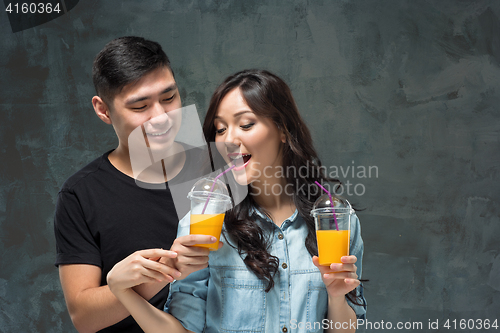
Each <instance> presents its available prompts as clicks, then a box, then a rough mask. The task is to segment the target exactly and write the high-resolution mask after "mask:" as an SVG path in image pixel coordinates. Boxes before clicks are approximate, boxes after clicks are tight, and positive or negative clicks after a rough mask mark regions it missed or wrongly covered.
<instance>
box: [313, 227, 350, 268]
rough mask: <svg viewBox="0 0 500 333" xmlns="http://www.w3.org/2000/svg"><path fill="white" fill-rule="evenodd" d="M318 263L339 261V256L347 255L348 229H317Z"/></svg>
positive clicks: (328, 263) (327, 264)
mask: <svg viewBox="0 0 500 333" xmlns="http://www.w3.org/2000/svg"><path fill="white" fill-rule="evenodd" d="M316 238H317V239H318V257H319V264H320V265H323V266H330V264H332V263H340V257H342V256H348V255H349V230H339V231H337V230H317V231H316Z"/></svg>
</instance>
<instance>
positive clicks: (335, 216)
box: [314, 181, 339, 231]
mask: <svg viewBox="0 0 500 333" xmlns="http://www.w3.org/2000/svg"><path fill="white" fill-rule="evenodd" d="M314 182H315V183H316V185H318V186H319V187H320V188H321V189H322V190H323V191H325V192H326V194H328V198H330V205H331V206H332V209H333V220H334V221H335V228H337V231H339V225H338V223H337V214H335V208H334V207H333V200H332V195H331V194H330V192H328V191H327V190H326V188H324V187H323V186H321V184H320V183H318V182H317V181H314Z"/></svg>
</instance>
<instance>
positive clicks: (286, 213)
mask: <svg viewBox="0 0 500 333" xmlns="http://www.w3.org/2000/svg"><path fill="white" fill-rule="evenodd" d="M286 185H287V183H286V179H285V178H280V179H276V181H272V182H270V181H269V180H267V182H256V183H252V184H251V186H250V187H251V189H250V191H251V193H250V195H254V201H255V203H256V204H257V205H258V206H259V207H261V208H263V209H264V210H265V211H267V212H268V213H269V214H270V215H271V219H272V220H273V222H274V223H275V224H276V225H278V226H281V224H282V223H283V221H284V220H286V219H287V218H289V217H290V216H291V215H292V214H293V213H294V212H295V203H294V201H293V193H287V191H286V189H287V187H286Z"/></svg>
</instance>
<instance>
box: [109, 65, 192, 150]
mask: <svg viewBox="0 0 500 333" xmlns="http://www.w3.org/2000/svg"><path fill="white" fill-rule="evenodd" d="M181 106H182V105H181V98H180V96H179V91H178V89H177V84H176V83H175V79H174V77H173V75H172V72H171V71H170V69H168V68H167V67H162V68H158V69H156V70H154V71H152V72H151V73H149V74H147V75H145V76H143V77H142V78H141V79H140V80H139V81H137V82H134V83H131V84H128V85H126V86H124V87H123V89H122V91H121V92H120V93H119V94H117V95H116V96H115V98H114V100H113V105H112V107H110V112H109V117H110V118H111V123H112V125H113V128H114V129H115V132H116V135H117V136H118V140H119V145H120V146H121V147H122V148H126V150H127V151H128V137H129V135H130V133H131V132H132V131H133V130H134V129H136V128H137V127H139V126H141V125H142V126H143V128H142V131H143V132H144V135H145V139H146V140H147V143H148V145H149V147H150V148H151V149H152V150H168V149H169V148H170V147H171V146H172V143H173V142H174V139H175V137H176V135H177V133H178V131H179V128H180V126H181V119H182V115H181V110H180V108H181Z"/></svg>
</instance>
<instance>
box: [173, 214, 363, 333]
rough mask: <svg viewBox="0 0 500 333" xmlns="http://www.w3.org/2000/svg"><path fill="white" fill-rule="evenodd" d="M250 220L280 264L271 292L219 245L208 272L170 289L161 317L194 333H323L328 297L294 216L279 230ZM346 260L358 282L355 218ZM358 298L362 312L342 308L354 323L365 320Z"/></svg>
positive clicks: (182, 230)
mask: <svg viewBox="0 0 500 333" xmlns="http://www.w3.org/2000/svg"><path fill="white" fill-rule="evenodd" d="M252 216H253V217H254V219H255V221H256V222H257V223H260V225H261V227H262V228H263V230H264V232H265V233H266V234H268V235H270V236H271V237H272V242H271V249H270V253H271V254H272V255H274V256H276V257H278V258H279V274H277V275H276V276H275V278H274V281H275V285H274V288H272V289H271V290H270V291H269V292H268V293H266V292H265V284H264V283H263V282H262V281H261V280H260V279H259V278H257V276H255V274H254V273H252V272H251V271H249V270H248V269H247V267H246V266H245V263H244V262H243V260H242V258H241V257H240V255H239V254H238V251H237V249H235V248H234V247H236V246H235V244H228V243H229V242H228V240H227V239H224V243H225V244H224V246H223V247H222V248H221V249H219V250H218V251H213V252H211V253H210V256H209V267H207V268H205V269H203V270H200V271H197V272H194V273H192V274H190V275H189V276H188V277H187V278H185V279H184V280H180V281H174V282H173V283H171V284H170V294H169V297H168V300H167V303H166V304H165V311H167V312H169V313H170V314H172V315H173V316H175V317H176V318H177V319H178V320H179V321H180V322H181V323H182V325H183V326H184V327H185V328H186V329H188V330H190V331H193V332H210V333H211V332H239V333H242V332H299V331H300V332H323V329H324V328H325V327H324V326H323V325H326V324H325V323H326V322H327V321H326V320H325V318H326V315H327V310H328V294H327V291H326V287H325V285H324V283H323V281H322V280H321V273H320V272H319V270H318V268H317V267H316V266H314V265H313V263H312V258H311V255H310V254H309V252H308V251H307V249H306V247H305V245H304V242H305V238H306V236H307V226H306V223H305V221H304V219H303V218H302V217H301V216H300V215H299V214H298V213H297V211H295V213H294V214H293V215H292V216H291V217H290V218H288V219H286V220H285V221H284V222H283V224H282V225H281V227H278V226H277V225H276V224H275V223H273V222H272V221H271V220H270V219H269V218H268V217H267V216H265V215H263V214H262V213H261V212H259V211H257V210H254V212H253V214H252ZM187 234H189V215H186V216H185V217H184V218H183V219H182V220H181V221H180V223H179V230H178V236H183V235H187ZM231 245H233V246H234V247H233V246H231ZM350 254H353V255H355V256H356V257H357V258H358V261H357V262H356V266H357V268H358V269H357V274H358V276H360V277H361V269H362V265H361V264H362V257H363V240H362V239H361V230H360V225H359V220H358V217H357V216H356V215H353V217H352V220H351V245H350ZM357 292H358V294H361V296H362V302H363V306H357V305H354V304H352V303H351V302H350V301H349V300H347V302H348V303H349V305H350V306H351V307H352V308H353V309H354V311H355V312H356V316H357V318H358V319H364V318H365V314H366V302H365V299H364V297H363V288H362V287H361V286H359V287H358V290H357ZM285 327H286V329H285Z"/></svg>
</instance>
